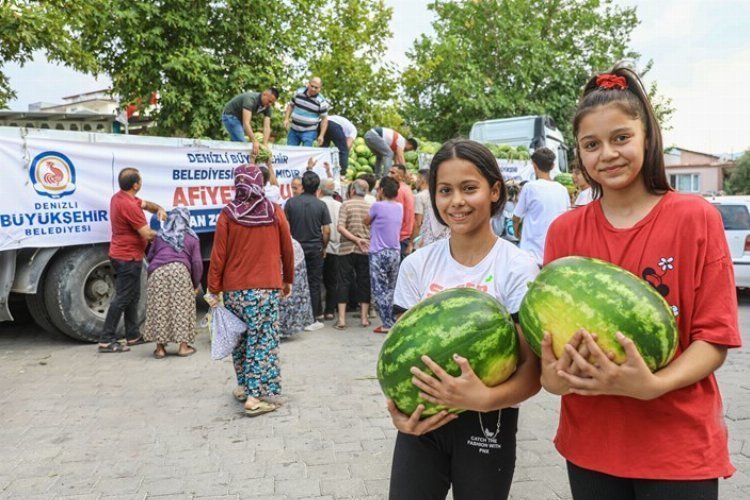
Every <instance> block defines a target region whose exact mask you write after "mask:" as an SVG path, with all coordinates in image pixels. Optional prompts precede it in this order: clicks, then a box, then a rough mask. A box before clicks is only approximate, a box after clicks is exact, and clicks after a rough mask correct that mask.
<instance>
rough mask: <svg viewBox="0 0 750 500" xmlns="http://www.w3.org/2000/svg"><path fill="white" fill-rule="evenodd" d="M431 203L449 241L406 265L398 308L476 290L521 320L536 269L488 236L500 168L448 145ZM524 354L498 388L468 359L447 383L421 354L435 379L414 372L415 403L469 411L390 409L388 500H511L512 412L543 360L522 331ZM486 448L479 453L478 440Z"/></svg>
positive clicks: (473, 146) (473, 147)
mask: <svg viewBox="0 0 750 500" xmlns="http://www.w3.org/2000/svg"><path fill="white" fill-rule="evenodd" d="M429 179H430V181H429V184H430V185H429V189H430V201H431V204H432V208H433V209H434V213H435V215H436V217H437V218H438V221H439V222H440V223H441V224H443V225H447V226H448V227H449V228H450V238H449V239H443V240H439V241H436V242H435V243H433V244H431V245H428V246H426V247H424V248H422V249H420V250H418V251H417V252H415V253H413V254H411V255H409V256H408V257H406V259H404V261H403V263H402V265H401V269H400V271H399V276H398V283H397V285H396V292H395V296H394V308H395V309H396V311H397V312H399V313H401V312H404V311H406V310H408V309H409V308H411V307H413V306H415V305H416V304H417V303H418V302H419V301H421V300H422V299H424V298H426V297H428V296H430V295H432V294H434V293H437V292H438V291H440V290H444V289H448V288H455V287H464V286H467V283H474V284H476V285H474V286H476V287H477V288H478V289H480V290H482V291H485V292H486V293H489V294H490V295H492V296H493V297H495V298H497V299H498V300H499V301H500V302H502V303H503V304H504V305H505V307H506V308H507V309H508V310H509V311H510V312H511V313H512V314H513V317H514V319H515V320H516V321H517V313H518V309H519V307H520V305H521V300H522V299H523V297H524V295H525V294H526V290H527V288H528V284H529V283H530V282H531V281H532V280H533V279H534V278H535V277H536V275H537V274H538V272H539V269H538V267H537V265H536V264H535V262H534V259H533V258H532V257H531V256H530V255H529V254H528V253H527V252H524V251H522V250H520V249H519V248H518V247H516V246H515V245H513V244H512V243H510V242H508V241H506V240H503V239H500V238H498V237H497V235H495V234H494V233H493V231H492V227H491V225H490V219H491V217H492V216H493V215H494V214H496V213H497V212H498V211H499V210H501V209H502V207H503V205H504V204H505V196H506V193H505V186H504V184H503V178H502V175H501V174H500V169H499V168H498V166H497V162H496V160H495V158H494V156H493V155H492V153H490V151H489V150H488V149H487V148H486V147H484V146H482V145H481V144H479V143H477V142H474V141H469V140H465V139H454V140H452V141H448V142H447V143H445V144H444V145H443V146H442V148H441V149H440V150H439V151H438V153H437V154H436V155H435V156H434V158H433V160H432V164H431V165H430V177H429ZM518 339H519V345H520V348H519V351H520V357H519V362H518V367H517V369H516V371H515V373H514V374H513V375H512V376H511V377H510V378H509V379H508V380H507V381H505V382H504V383H502V384H500V385H498V386H496V387H487V386H485V385H484V383H482V381H481V380H480V379H479V378H478V377H477V376H476V375H475V374H474V372H473V371H472V369H471V365H470V364H469V360H467V359H465V358H462V357H460V356H458V355H454V359H455V361H456V363H457V364H458V365H459V366H460V367H461V372H462V373H461V375H460V376H458V377H452V376H450V375H448V374H447V373H446V372H445V371H444V370H443V369H442V368H441V367H440V366H437V365H436V364H435V363H434V362H433V361H432V360H430V359H429V358H428V357H426V356H424V357H423V358H422V360H423V362H424V363H425V365H426V367H427V368H429V370H430V371H431V372H432V373H433V374H434V376H432V375H428V372H426V371H422V370H420V369H419V368H418V367H413V368H412V374H414V376H415V381H414V383H415V385H417V387H419V388H420V390H421V391H422V393H421V397H422V398H423V399H425V400H426V401H429V402H430V403H435V404H440V405H446V406H448V407H452V408H460V409H463V410H466V411H464V412H462V413H460V414H458V415H454V414H449V413H446V412H445V411H443V412H440V413H438V414H436V415H433V416H431V417H428V418H426V419H424V420H420V418H421V416H422V411H423V410H424V406H423V405H419V406H418V407H417V410H416V411H415V412H414V413H413V414H412V415H404V414H403V413H401V412H399V411H398V410H397V409H396V407H395V406H394V404H393V402H392V401H388V410H389V412H390V414H391V418H392V419H393V423H394V425H395V426H396V428H398V430H399V433H398V437H397V438H396V448H395V451H394V455H393V466H392V470H391V485H390V495H389V498H391V499H392V500H401V499H404V500H407V499H408V500H411V499H414V498H421V499H430V500H432V499H435V500H437V499H444V498H445V496H446V494H447V493H448V489H449V488H451V487H452V491H453V498H454V499H456V500H468V499H470V500H488V499H493V500H494V499H497V500H502V499H507V498H508V493H509V491H510V485H511V481H512V479H513V470H514V467H515V459H516V427H517V422H518V407H517V405H518V404H519V403H520V402H521V401H524V400H525V399H527V398H529V397H531V396H532V395H534V394H536V392H537V391H538V390H539V387H540V385H539V360H538V359H537V357H536V356H534V354H533V353H532V351H531V349H530V348H529V346H528V344H527V343H526V341H525V340H524V338H523V336H522V335H521V334H520V329H519V331H518ZM477 442H483V443H490V444H491V445H492V446H489V447H487V448H479V447H477V446H473V444H474V443H477Z"/></svg>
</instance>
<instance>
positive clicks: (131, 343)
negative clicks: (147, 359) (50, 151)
mask: <svg viewBox="0 0 750 500" xmlns="http://www.w3.org/2000/svg"><path fill="white" fill-rule="evenodd" d="M145 343H146V339H144V338H143V335H139V336H138V337H136V338H134V339H132V340H128V341H127V344H128V346H129V347H133V346H134V345H141V344H145Z"/></svg>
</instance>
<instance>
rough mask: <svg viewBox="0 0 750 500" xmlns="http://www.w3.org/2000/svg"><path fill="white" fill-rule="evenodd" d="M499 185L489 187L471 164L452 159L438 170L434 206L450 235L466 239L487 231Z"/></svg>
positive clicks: (498, 192) (498, 197) (442, 164)
mask: <svg viewBox="0 0 750 500" xmlns="http://www.w3.org/2000/svg"><path fill="white" fill-rule="evenodd" d="M499 199H500V185H499V183H496V184H495V185H494V186H490V184H489V182H488V181H487V179H486V178H485V177H484V176H483V175H482V173H481V172H480V171H479V169H478V168H477V167H476V166H475V165H474V164H473V163H471V162H470V161H467V160H462V159H460V158H451V159H449V160H446V161H444V162H443V163H441V164H440V166H439V168H438V169H437V181H436V189H435V205H436V206H437V209H438V213H439V214H440V217H441V218H442V219H443V221H445V223H446V224H448V226H449V227H450V229H451V233H452V234H457V235H463V234H466V235H469V234H474V233H477V232H479V231H482V230H486V229H487V228H489V227H490V226H489V224H490V218H491V215H492V203H493V202H496V201H498V200H499Z"/></svg>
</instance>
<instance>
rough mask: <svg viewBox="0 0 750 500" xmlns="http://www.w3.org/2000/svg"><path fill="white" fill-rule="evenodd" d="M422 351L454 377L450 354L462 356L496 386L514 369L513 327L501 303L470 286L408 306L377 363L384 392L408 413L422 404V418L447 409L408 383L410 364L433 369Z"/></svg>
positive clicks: (515, 342) (515, 343) (457, 370)
mask: <svg viewBox="0 0 750 500" xmlns="http://www.w3.org/2000/svg"><path fill="white" fill-rule="evenodd" d="M425 354H426V355H427V356H429V357H430V358H432V359H433V360H434V361H435V362H436V363H437V364H438V365H440V366H441V367H443V368H444V369H445V370H446V371H447V372H448V373H450V374H451V375H454V376H457V375H459V374H460V373H461V370H460V368H459V367H458V365H457V364H456V363H455V362H454V361H453V358H452V356H453V354H458V355H460V356H463V357H465V358H466V359H468V360H469V363H470V364H471V367H472V369H473V370H474V372H475V373H476V374H477V376H478V377H479V378H480V379H481V380H482V381H483V382H484V383H485V384H487V385H488V386H494V385H497V384H499V383H501V382H503V381H505V380H506V379H507V378H508V377H510V376H511V374H512V373H513V372H514V371H515V369H516V363H517V361H518V339H517V338H516V329H515V326H514V325H513V321H512V320H511V318H510V314H509V313H508V311H507V310H506V309H505V307H503V305H502V304H501V303H500V302H498V301H497V300H496V299H495V298H494V297H492V296H491V295H488V294H486V293H483V292H480V291H478V290H475V289H473V288H452V289H449V290H445V291H443V292H440V293H437V294H435V295H433V296H432V297H429V298H427V299H425V300H423V301H422V302H420V303H419V304H417V305H416V306H414V307H413V308H411V309H409V311H407V312H406V313H405V314H404V315H403V316H401V318H399V320H398V321H397V322H396V324H395V325H394V326H393V328H391V330H390V332H389V333H388V336H387V337H386V338H385V341H384V343H383V347H382V349H381V350H380V357H379V358H378V367H377V373H378V380H380V387H381V388H382V389H383V393H384V394H385V395H386V396H387V397H388V398H390V399H392V400H393V402H394V403H395V404H396V407H398V408H399V410H401V411H402V412H403V413H405V414H407V415H411V414H412V413H413V412H414V410H415V409H416V407H417V405H418V404H420V403H422V404H424V405H425V411H424V413H423V416H429V415H434V414H435V413H438V412H439V411H440V410H443V409H446V408H444V407H442V406H438V405H433V404H430V403H428V402H427V401H424V400H423V399H421V398H420V397H419V389H418V388H417V387H416V386H415V385H414V384H413V383H412V381H411V380H412V374H411V372H410V371H409V370H410V368H411V367H412V366H416V367H419V368H421V369H422V370H424V371H426V372H427V373H432V372H431V371H430V370H429V369H427V368H426V367H425V366H424V363H422V361H421V359H420V357H421V356H422V355H425ZM448 411H450V412H452V413H459V412H460V411H462V410H459V409H454V408H448Z"/></svg>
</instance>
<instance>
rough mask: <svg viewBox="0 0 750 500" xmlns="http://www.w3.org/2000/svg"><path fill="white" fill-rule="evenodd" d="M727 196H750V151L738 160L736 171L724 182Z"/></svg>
mask: <svg viewBox="0 0 750 500" xmlns="http://www.w3.org/2000/svg"><path fill="white" fill-rule="evenodd" d="M724 190H725V191H726V192H727V194H750V150H748V151H745V153H744V154H743V155H742V156H740V157H739V158H738V159H737V163H735V167H734V170H733V171H732V173H731V174H730V175H729V177H728V178H727V179H725V180H724Z"/></svg>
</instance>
